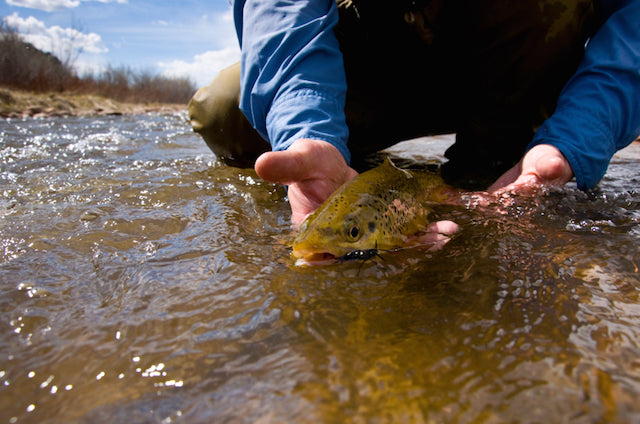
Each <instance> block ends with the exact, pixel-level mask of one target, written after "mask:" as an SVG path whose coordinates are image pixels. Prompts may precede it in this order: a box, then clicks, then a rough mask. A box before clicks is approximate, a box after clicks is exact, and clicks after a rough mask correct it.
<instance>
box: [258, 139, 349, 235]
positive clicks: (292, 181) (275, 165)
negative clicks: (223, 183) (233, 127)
mask: <svg viewBox="0 0 640 424" xmlns="http://www.w3.org/2000/svg"><path fill="white" fill-rule="evenodd" d="M255 170H256V173H257V174H258V176H260V178H262V179H263V180H265V181H270V182H274V183H279V184H284V185H287V186H289V189H288V195H289V204H290V205H291V221H292V224H293V226H294V227H298V226H300V224H302V222H303V221H304V220H305V218H306V217H307V216H308V215H309V214H311V213H312V212H313V211H314V210H316V208H317V207H318V206H320V204H322V202H324V201H325V200H326V199H327V198H328V197H329V196H330V195H331V194H332V193H333V192H334V191H335V190H336V189H337V188H338V187H340V186H341V185H342V184H344V183H346V182H347V181H349V180H351V179H352V178H354V177H355V176H356V175H358V173H357V172H356V171H355V170H354V169H352V168H351V167H349V165H347V162H346V161H345V160H344V158H343V157H342V154H340V152H339V151H338V149H336V148H335V147H334V146H332V145H331V144H329V143H327V142H325V141H320V140H308V139H301V140H297V141H295V142H294V143H293V144H292V145H291V146H290V147H289V148H288V149H287V150H284V151H280V152H266V153H263V154H262V155H261V156H260V157H259V158H258V160H256V164H255Z"/></svg>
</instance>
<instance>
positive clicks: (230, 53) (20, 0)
mask: <svg viewBox="0 0 640 424" xmlns="http://www.w3.org/2000/svg"><path fill="white" fill-rule="evenodd" d="M0 1H1V3H0V16H2V18H3V19H4V20H5V22H6V23H8V24H9V25H10V26H12V27H14V28H16V29H17V30H18V31H19V32H20V33H22V34H23V36H24V37H25V38H26V39H27V41H30V42H32V43H33V44H34V45H36V47H38V48H40V49H43V50H46V51H52V52H53V53H54V54H56V55H57V56H59V57H60V56H63V59H64V58H67V57H71V58H72V62H73V63H74V64H75V66H76V68H77V69H78V70H79V72H80V73H84V72H87V71H93V72H99V71H100V70H101V69H104V67H106V66H107V65H111V66H115V67H118V66H121V65H125V66H130V67H131V68H133V69H135V70H150V71H153V72H156V73H159V74H163V75H167V76H187V77H189V78H191V79H192V80H193V81H194V82H195V83H196V84H197V85H198V86H202V85H206V84H208V82H209V81H210V80H211V79H212V78H213V77H214V76H215V74H216V73H217V72H218V71H219V70H220V69H222V68H224V67H225V66H227V65H230V64H232V63H234V62H236V61H237V60H239V57H240V52H239V48H238V42H237V40H236V37H235V30H234V26H233V19H232V13H231V4H230V2H229V0H208V1H205V0H187V1H179V2H177V1H165V0H160V1H158V0H154V1H151V0H0ZM69 47H73V48H74V50H75V53H73V54H69V53H68V52H67V51H68V49H69Z"/></svg>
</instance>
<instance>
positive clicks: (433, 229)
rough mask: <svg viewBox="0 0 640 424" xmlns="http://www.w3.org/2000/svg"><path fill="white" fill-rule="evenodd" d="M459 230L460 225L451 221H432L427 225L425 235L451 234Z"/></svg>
mask: <svg viewBox="0 0 640 424" xmlns="http://www.w3.org/2000/svg"><path fill="white" fill-rule="evenodd" d="M459 230H460V226H459V225H458V224H456V223H455V222H453V221H448V220H443V221H436V222H432V223H431V224H429V225H428V226H427V235H428V234H435V235H440V234H444V235H451V234H455V233H457V232H458V231H459Z"/></svg>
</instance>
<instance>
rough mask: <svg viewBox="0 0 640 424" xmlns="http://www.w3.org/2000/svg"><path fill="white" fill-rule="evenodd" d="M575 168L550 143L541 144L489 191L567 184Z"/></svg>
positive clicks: (530, 151)
mask: <svg viewBox="0 0 640 424" xmlns="http://www.w3.org/2000/svg"><path fill="white" fill-rule="evenodd" d="M572 177H573V170H572V169H571V166H570V165H569V161H567V158H565V157H564V155H563V154H562V153H561V152H560V150H558V149H557V148H555V147H554V146H551V145H549V144H539V145H537V146H535V147H533V148H532V149H531V150H529V151H528V152H527V153H526V154H525V155H524V157H523V158H522V160H521V161H520V162H518V164H516V165H515V166H514V167H513V168H511V169H510V170H508V171H507V172H505V173H504V174H503V175H502V176H501V177H500V178H498V179H497V180H496V182H495V183H493V184H492V185H491V186H490V187H489V188H488V189H487V191H488V192H489V193H496V192H507V191H520V190H522V189H523V188H525V187H531V186H541V185H557V186H561V185H564V184H566V183H567V182H568V181H569V180H570V179H571V178H572Z"/></svg>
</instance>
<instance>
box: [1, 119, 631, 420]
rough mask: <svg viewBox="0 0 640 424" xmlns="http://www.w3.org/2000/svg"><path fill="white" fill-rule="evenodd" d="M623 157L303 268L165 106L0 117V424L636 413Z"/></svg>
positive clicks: (279, 194)
mask: <svg viewBox="0 0 640 424" xmlns="http://www.w3.org/2000/svg"><path fill="white" fill-rule="evenodd" d="M427 147H428V148H427V150H426V152H427V153H423V154H422V155H423V157H421V158H420V159H421V160H424V161H429V162H434V161H435V162H437V161H438V160H440V156H439V154H440V153H441V150H442V149H441V147H442V144H441V143H440V141H438V140H436V141H433V142H431V143H430V144H427ZM412 149H413V147H411V146H410V147H409V149H408V150H409V151H411V150H412ZM401 152H405V151H403V150H402V149H401ZM414 153H415V152H414ZM639 164H640V146H638V144H637V143H635V144H633V145H632V146H630V147H629V148H627V149H626V150H624V151H622V152H620V153H619V154H618V155H617V156H616V158H615V159H614V161H613V162H612V164H611V166H610V169H609V172H608V174H607V176H606V177H605V179H604V180H603V182H602V183H601V185H600V189H599V190H598V191H596V192H594V193H590V194H584V193H582V192H580V191H578V190H576V189H575V186H572V185H569V186H568V187H567V188H564V189H562V190H552V191H550V192H548V193H546V194H545V195H543V196H542V197H541V198H540V199H539V200H538V201H535V200H531V199H515V201H514V203H512V204H511V205H508V206H504V205H503V206H498V205H494V207H493V208H489V209H487V208H478V207H474V206H473V205H469V207H447V206H443V207H441V208H438V210H437V211H436V212H437V214H438V215H439V216H440V217H442V218H447V219H453V220H454V221H456V222H457V223H458V224H459V225H460V226H461V227H462V231H461V232H460V233H459V234H457V235H456V236H455V237H454V238H453V240H452V241H451V242H450V243H449V244H448V245H447V246H446V247H445V248H444V249H443V250H441V251H438V252H432V253H426V252H424V251H421V250H417V249H408V250H404V251H400V252H396V253H393V254H390V253H387V254H385V253H383V254H382V258H376V259H374V260H371V261H367V262H365V263H361V262H349V263H342V264H336V265H330V266H324V267H315V268H300V267H295V266H294V261H293V260H292V259H291V258H290V256H289V253H290V250H289V248H288V247H287V245H286V243H287V240H288V239H289V237H290V229H289V226H290V220H289V208H288V204H287V202H286V197H285V196H286V193H285V192H284V190H283V189H282V188H280V187H277V186H275V185H272V184H268V183H265V182H263V181H261V180H260V179H259V178H257V176H256V175H255V174H254V173H253V171H251V170H241V169H237V168H232V167H227V166H224V165H222V164H220V163H218V162H216V161H215V157H214V156H213V155H212V154H211V153H210V152H209V150H208V149H207V148H206V146H205V144H204V142H202V141H201V140H200V139H199V137H198V136H197V135H195V134H193V133H192V132H191V129H190V127H189V125H188V122H187V118H186V115H184V114H164V115H162V114H160V115H127V116H114V117H99V118H87V117H84V118H80V117H75V118H74V117H69V118H50V119H28V120H5V121H0V190H1V192H2V197H1V198H0V422H10V423H18V422H33V423H54V422H91V423H97V422H149V423H152V422H164V423H168V422H189V423H194V422H196V423H210V422H234V423H235V422H291V423H317V422H336V423H338V422H354V423H365V422H367V423H368V422H373V423H377V422H380V423H385V422H412V423H413V422H417V423H420V422H436V423H437V422H443V423H444V422H447V423H448V422H460V423H471V422H474V423H480V422H482V423H498V422H523V423H528V422H530V423H533V422H549V423H562V422H572V423H595V422H638V421H640V404H639V403H638V402H637V398H638V397H639V396H640V359H639V358H640V347H639V345H640V301H639V300H640V299H639V294H640V276H639V273H638V264H640V251H639V248H638V246H639V242H640V211H639V210H638V209H639V206H640V191H639V189H640V178H639V177H638V171H637V170H638V166H639ZM498 209H500V210H499V211H498Z"/></svg>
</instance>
